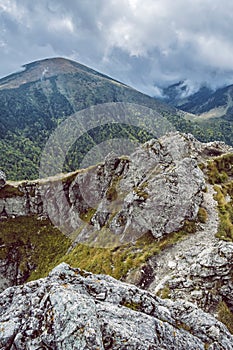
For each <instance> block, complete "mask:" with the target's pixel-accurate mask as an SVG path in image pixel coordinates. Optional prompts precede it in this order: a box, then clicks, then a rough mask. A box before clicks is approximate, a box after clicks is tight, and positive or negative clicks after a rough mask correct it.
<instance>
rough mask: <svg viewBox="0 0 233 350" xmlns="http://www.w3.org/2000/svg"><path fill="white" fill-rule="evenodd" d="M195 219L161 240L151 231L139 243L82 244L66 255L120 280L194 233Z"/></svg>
mask: <svg viewBox="0 0 233 350" xmlns="http://www.w3.org/2000/svg"><path fill="white" fill-rule="evenodd" d="M195 230H196V224H195V222H185V224H184V226H183V228H182V229H181V230H180V231H178V232H174V233H171V234H169V235H167V236H166V237H164V238H163V239H161V240H160V241H159V242H158V241H156V239H155V238H154V237H153V236H152V234H151V233H147V234H145V235H143V236H142V237H140V238H139V239H138V240H137V241H136V242H135V243H128V244H124V245H121V246H115V247H114V248H99V247H91V246H89V245H85V244H78V245H77V246H76V247H75V248H74V249H73V250H72V251H71V252H69V254H67V255H65V256H63V257H62V259H61V260H60V262H61V261H64V262H66V263H68V264H70V265H71V266H74V267H79V268H81V269H85V270H88V271H91V272H93V273H104V274H108V275H111V276H113V277H115V278H117V279H121V278H124V277H125V276H126V274H127V272H128V271H129V270H134V269H136V268H138V267H140V266H141V265H142V264H143V263H145V262H146V261H147V260H148V259H149V258H150V257H151V256H153V255H155V254H157V253H159V252H160V251H161V250H163V249H165V248H167V247H168V246H171V245H173V244H175V243H177V242H178V241H179V240H181V239H182V238H183V237H185V236H186V235H187V234H190V233H194V232H195Z"/></svg>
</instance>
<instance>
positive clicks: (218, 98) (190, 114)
mask: <svg viewBox="0 0 233 350" xmlns="http://www.w3.org/2000/svg"><path fill="white" fill-rule="evenodd" d="M163 93H164V97H163V99H162V100H163V101H164V102H166V103H168V104H169V105H171V106H173V107H176V108H179V109H180V110H182V111H184V117H185V118H186V120H189V121H192V122H193V123H194V124H195V127H194V130H195V128H196V126H197V125H198V127H199V128H201V129H202V130H203V132H204V134H205V136H204V137H203V133H202V132H200V129H198V130H196V131H194V130H193V131H191V132H192V133H193V134H195V136H196V137H198V139H200V140H202V141H208V140H213V139H217V140H221V141H224V142H225V143H227V144H229V145H233V109H232V105H233V103H232V100H233V85H230V86H226V87H223V88H219V89H217V90H211V89H210V88H208V87H207V86H202V87H201V88H200V89H199V90H197V91H196V90H195V92H194V89H193V88H192V87H190V86H189V84H188V83H186V82H179V83H177V84H173V85H171V86H169V87H167V88H165V89H164V90H163Z"/></svg>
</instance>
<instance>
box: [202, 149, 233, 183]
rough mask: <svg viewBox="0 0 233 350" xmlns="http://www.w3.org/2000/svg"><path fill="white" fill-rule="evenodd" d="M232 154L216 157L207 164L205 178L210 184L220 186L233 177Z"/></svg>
mask: <svg viewBox="0 0 233 350" xmlns="http://www.w3.org/2000/svg"><path fill="white" fill-rule="evenodd" d="M232 163H233V154H231V153H230V154H224V155H222V156H220V157H216V158H215V159H213V160H211V161H209V162H208V164H207V176H208V179H209V182H210V184H212V185H213V184H221V183H224V182H226V181H228V179H229V177H231V176H233V166H232Z"/></svg>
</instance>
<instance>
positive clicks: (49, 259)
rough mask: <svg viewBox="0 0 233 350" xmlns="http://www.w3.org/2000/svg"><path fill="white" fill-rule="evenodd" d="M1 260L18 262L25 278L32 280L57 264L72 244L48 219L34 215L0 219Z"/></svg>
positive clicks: (43, 274) (45, 273)
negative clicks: (40, 218)
mask: <svg viewBox="0 0 233 350" xmlns="http://www.w3.org/2000/svg"><path fill="white" fill-rule="evenodd" d="M0 245H1V250H0V259H7V260H8V262H9V263H17V264H19V268H20V270H21V272H22V273H23V275H24V276H25V279H28V280H34V279H37V278H40V277H42V276H45V275H47V273H48V272H49V271H50V270H51V269H52V268H53V267H55V266H56V265H57V262H58V261H59V259H61V258H62V256H64V254H65V253H66V251H67V249H68V248H69V246H70V245H71V241H70V239H68V238H67V237H65V236H64V235H63V234H62V233H61V232H60V231H59V230H58V229H57V228H55V227H54V226H53V225H52V224H51V222H50V221H49V220H38V218H37V217H36V216H26V217H17V218H15V219H7V220H6V221H3V222H0Z"/></svg>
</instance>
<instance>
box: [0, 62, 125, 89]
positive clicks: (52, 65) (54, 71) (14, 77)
mask: <svg viewBox="0 0 233 350" xmlns="http://www.w3.org/2000/svg"><path fill="white" fill-rule="evenodd" d="M22 68H24V70H22V71H21V72H17V73H13V74H11V75H9V76H7V77H5V78H2V79H0V90H2V89H14V88H18V87H20V86H21V85H23V84H26V83H32V82H36V81H43V80H46V79H48V78H51V77H53V76H58V75H65V74H72V73H73V74H75V73H82V72H84V73H86V74H88V75H92V76H93V75H94V76H98V77H101V78H105V79H109V80H110V79H111V78H110V77H108V76H106V75H104V74H101V73H99V72H96V71H95V70H93V69H91V68H89V67H87V66H84V65H82V64H81V63H78V62H75V61H72V60H69V59H67V58H63V57H54V58H45V59H42V60H38V61H34V62H30V63H27V64H25V65H23V66H22ZM111 80H112V79H111ZM112 81H114V80H112ZM122 85H124V84H122Z"/></svg>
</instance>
